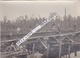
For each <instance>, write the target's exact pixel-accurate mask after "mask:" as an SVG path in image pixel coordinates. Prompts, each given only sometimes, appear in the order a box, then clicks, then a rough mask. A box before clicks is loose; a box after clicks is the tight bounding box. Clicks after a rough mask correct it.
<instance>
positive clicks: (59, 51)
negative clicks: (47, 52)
mask: <svg viewBox="0 0 80 58" xmlns="http://www.w3.org/2000/svg"><path fill="white" fill-rule="evenodd" d="M61 46H62V41H60V45H59V58H61Z"/></svg>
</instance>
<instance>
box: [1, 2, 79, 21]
mask: <svg viewBox="0 0 80 58" xmlns="http://www.w3.org/2000/svg"><path fill="white" fill-rule="evenodd" d="M65 8H66V10H67V15H68V14H71V15H72V16H80V2H72V1H70V2H47V1H46V2H38V1H36V2H0V20H3V17H4V16H7V18H8V19H9V20H15V19H16V18H17V17H19V16H25V15H28V16H29V17H31V16H32V15H33V17H39V15H40V16H41V17H48V16H49V13H50V12H57V13H58V14H59V15H60V16H61V17H62V16H64V9H65Z"/></svg>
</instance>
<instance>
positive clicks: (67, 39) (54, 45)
mask: <svg viewBox="0 0 80 58" xmlns="http://www.w3.org/2000/svg"><path fill="white" fill-rule="evenodd" d="M36 34H37V35H36ZM18 40H19V39H12V40H3V41H1V43H4V44H5V43H10V42H11V43H12V42H15V43H14V46H15V47H16V45H15V44H16V42H17V41H18ZM11 43H10V44H9V45H11ZM25 43H26V41H25ZM40 43H41V44H40ZM28 44H32V45H30V46H32V48H28V49H30V50H32V51H34V52H35V51H36V50H37V51H39V52H40V53H42V54H43V56H45V54H46V58H51V57H55V58H61V57H62V56H64V55H67V54H68V55H69V56H68V58H70V54H71V53H73V52H74V53H75V56H76V52H77V51H80V31H77V32H76V31H75V32H70V33H64V34H55V35H53V33H52V32H47V33H44V32H43V33H42V32H41V33H35V34H34V35H33V36H31V37H30V38H29V40H28V41H27V43H26V44H25V45H26V46H27V45H28ZM34 44H35V45H36V46H38V49H37V48H34V47H33V46H34ZM38 44H40V46H41V45H43V46H44V48H43V50H44V51H42V52H41V50H42V49H40V48H39V45H38ZM1 46H2V45H1ZM45 46H46V47H47V49H46V48H45ZM5 48H7V46H6V47H5ZM27 53H28V52H21V51H17V50H16V51H13V52H10V51H7V52H2V53H1V54H2V57H3V58H4V57H7V56H18V55H23V54H24V55H25V54H26V55H27ZM66 58H67V56H66Z"/></svg>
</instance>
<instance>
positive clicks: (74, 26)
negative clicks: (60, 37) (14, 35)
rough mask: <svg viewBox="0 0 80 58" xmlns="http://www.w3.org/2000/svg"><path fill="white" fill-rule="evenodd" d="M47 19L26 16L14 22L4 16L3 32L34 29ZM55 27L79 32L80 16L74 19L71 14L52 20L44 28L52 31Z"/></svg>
mask: <svg viewBox="0 0 80 58" xmlns="http://www.w3.org/2000/svg"><path fill="white" fill-rule="evenodd" d="M46 19H47V18H45V17H43V18H41V17H35V18H33V17H31V18H28V16H27V15H25V16H20V17H17V18H16V20H14V21H13V20H10V19H7V17H6V16H4V18H3V21H1V31H8V30H16V29H17V28H20V29H22V30H23V29H26V30H27V29H33V28H35V27H36V26H37V25H39V24H40V23H42V22H43V21H44V20H46ZM54 26H58V27H59V29H60V30H61V31H68V30H78V29H80V16H77V17H72V16H71V15H70V14H69V15H68V16H64V17H62V18H61V17H57V18H56V20H52V21H51V22H49V23H48V24H47V25H46V26H44V27H43V28H49V29H52V28H53V27H54Z"/></svg>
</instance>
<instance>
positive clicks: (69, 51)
mask: <svg viewBox="0 0 80 58" xmlns="http://www.w3.org/2000/svg"><path fill="white" fill-rule="evenodd" d="M70 48H71V46H69V48H68V56H69V57H68V58H70Z"/></svg>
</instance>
